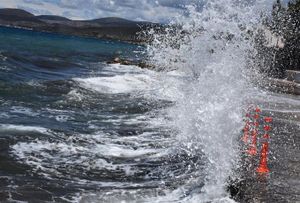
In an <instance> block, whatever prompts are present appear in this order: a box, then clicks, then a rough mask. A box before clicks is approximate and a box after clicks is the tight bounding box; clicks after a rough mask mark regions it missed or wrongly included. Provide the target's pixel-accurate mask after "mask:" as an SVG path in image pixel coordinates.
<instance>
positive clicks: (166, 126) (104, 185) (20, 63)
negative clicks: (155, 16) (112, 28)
mask: <svg viewBox="0 0 300 203" xmlns="http://www.w3.org/2000/svg"><path fill="white" fill-rule="evenodd" d="M192 45H193V44H192ZM185 51H186V50H185ZM144 52H145V47H143V46H139V45H134V44H129V43H125V42H119V41H110V40H99V39H91V38H81V37H72V36H65V35H59V34H53V33H42V32H34V31H30V30H22V29H17V28H7V27H0V202H33V203H35V202H112V203H115V202H116V203H119V202H129V203H130V202H187V203H190V202H232V201H233V200H232V199H230V198H229V197H228V196H229V194H228V193H225V194H224V193H223V191H225V190H226V189H224V188H223V186H224V187H225V186H226V184H227V183H224V182H222V183H220V184H221V187H219V185H217V186H216V187H215V188H214V187H213V186H214V184H212V187H211V190H208V191H203V190H202V189H203V186H204V185H205V182H206V181H207V180H208V178H207V171H206V169H207V163H208V160H209V158H210V157H208V155H206V156H205V155H204V154H205V153H206V152H205V151H204V149H203V148H201V145H199V143H201V142H203V140H206V141H207V142H208V143H213V144H215V142H214V140H211V139H209V138H211V135H209V136H207V137H201V136H202V135H201V136H200V135H198V134H197V132H198V131H197V130H196V128H199V129H201V130H202V129H204V130H203V131H200V132H202V133H204V134H205V128H204V127H203V126H201V125H203V122H202V121H201V120H200V121H199V120H198V119H195V116H194V115H197V116H199V115H200V118H201V115H202V113H203V112H202V111H199V108H198V107H199V104H200V106H201V105H203V106H201V107H206V105H208V106H211V107H212V109H213V110H215V106H214V105H210V104H211V100H208V99H207V98H206V97H205V98H202V94H201V93H202V92H203V89H205V90H207V92H208V94H207V95H210V94H211V92H210V91H211V89H212V90H214V91H216V90H219V87H220V86H221V85H220V86H214V85H215V84H216V83H215V82H214V81H212V82H211V81H210V80H209V77H207V78H203V81H200V80H196V81H197V83H196V86H195V87H193V86H191V85H193V84H194V83H193V82H192V79H193V78H190V77H187V76H186V75H185V74H182V73H181V72H180V71H177V70H175V71H173V69H172V68H173V67H171V69H172V70H171V71H166V72H157V71H153V70H146V69H141V68H139V67H137V66H132V65H131V66H123V65H119V64H111V65H108V64H107V61H111V60H112V59H113V58H114V57H120V58H126V59H129V60H132V61H136V62H137V61H143V60H144V59H145V57H146V56H145V53H144ZM192 53H194V52H192ZM171 54H172V53H171ZM189 57H190V56H189ZM201 57H202V56H201ZM201 57H199V58H200V59H201V60H203V62H205V60H204V59H203V58H201ZM164 60H165V58H164V59H163V61H162V62H163V63H165V61H164ZM196 62H197V60H196ZM209 62H210V61H209ZM213 62H214V61H213ZM212 64H214V63H212ZM167 65H168V64H167ZM198 65H199V64H198V63H197V64H196V65H195V64H193V63H192V67H193V68H196V67H198ZM215 68H218V67H215ZM200 70H201V69H199V70H198V69H197V71H199V75H200V73H201V72H200ZM212 70H213V69H212ZM213 72H214V71H207V73H208V75H209V76H212V75H211V74H212V73H213ZM217 73H218V71H215V74H216V75H217V76H220V77H219V79H222V78H223V75H218V74H217ZM228 77H230V76H228ZM217 78H218V77H217ZM231 79H232V80H233V81H234V78H231ZM194 82H195V81H194ZM201 82H203V84H202V83H201ZM225 82H226V81H225ZM210 85H211V86H213V88H211V89H209V88H210ZM182 86H183V88H182ZM180 87H181V88H182V89H184V90H186V91H187V93H190V95H189V94H187V93H186V95H185V96H182V95H184V94H183V93H182V92H181V90H182V89H180ZM191 90H196V91H197V92H198V91H199V92H200V93H199V94H194V93H193V92H190V91H191ZM201 91H202V92H201ZM219 93H220V92H219ZM225 93H226V92H225ZM225 93H224V95H225V96H226V94H225ZM255 93H257V95H259V96H257V95H255V96H253V97H252V100H256V101H255V102H256V103H259V104H260V105H261V106H262V108H263V110H264V113H266V114H272V116H274V120H275V121H276V129H275V130H274V136H272V140H273V143H272V145H271V146H270V148H271V150H273V151H274V153H273V152H272V153H273V154H272V157H271V158H270V159H271V169H272V170H274V173H272V174H271V179H268V180H269V182H268V181H266V180H267V179H264V180H263V181H261V182H259V181H255V178H254V179H253V174H251V170H250V171H246V170H245V171H242V176H244V177H245V176H246V177H245V179H244V180H242V184H244V185H243V186H242V187H246V189H245V191H244V192H245V194H239V195H244V197H242V201H244V202H253V201H254V200H257V199H258V200H262V201H265V200H271V201H272V202H288V201H290V202H291V201H295V200H297V198H298V197H299V193H298V191H299V190H298V189H297V184H298V185H299V182H297V178H295V177H296V176H297V174H299V173H298V171H299V170H297V166H298V165H299V164H298V163H299V162H297V160H299V159H298V158H297V156H293V154H297V152H299V151H298V150H299V147H298V146H297V145H296V144H295V143H299V141H297V139H298V138H295V135H297V134H299V111H297V109H299V108H300V105H299V98H298V97H296V96H286V95H285V96H282V95H281V94H271V93H265V92H262V93H258V92H255ZM260 94H261V95H260ZM187 96H190V97H187ZM185 97H187V98H189V99H190V100H189V102H188V103H187V104H186V103H180V102H178V100H180V99H178V98H181V100H182V99H183V98H185ZM201 99H203V100H201ZM223 100H224V99H223V97H222V99H218V100H217V101H219V102H222V101H223ZM176 102H177V103H179V105H180V104H181V105H183V106H182V108H181V109H177V110H178V111H175V113H174V111H170V108H172V107H173V106H174V105H175V104H176ZM197 102H199V103H197ZM229 102H231V101H229ZM197 105H198V106H197ZM192 107H193V108H192ZM190 109H192V110H191V111H189V110H190ZM194 109H195V110H194ZM216 109H218V108H216ZM295 109H296V111H295ZM184 111H186V112H184ZM187 112H188V113H187ZM186 114H187V115H188V116H186V117H184V116H183V115H186ZM217 114H218V113H216V114H214V113H213V114H212V115H215V116H217ZM210 116H211V114H209V115H208V117H210ZM297 116H298V117H297ZM174 117H175V118H176V119H178V120H179V121H180V123H179V122H178V123H176V122H174V120H176V119H174ZM225 118H227V117H226V116H225ZM172 119H173V120H172ZM207 120H209V119H207ZM210 122H212V121H208V123H206V125H208V124H209V123H210ZM174 123H175V125H176V126H174ZM193 123H196V124H195V126H192V125H191V124H193ZM200 124H201V125H200ZM218 124H219V125H218ZM215 125H218V126H220V127H224V125H223V123H221V122H219V123H215ZM186 126H187V127H186ZM204 126H205V125H204ZM208 126H209V125H208ZM178 127H180V128H183V131H184V130H185V128H186V129H188V132H191V133H190V134H192V135H193V134H194V133H195V134H196V136H191V135H190V134H189V133H187V134H183V135H181V137H180V136H178V134H179V133H178V132H177V130H176V129H177V128H178ZM225 127H226V126H225ZM174 129H175V130H174ZM179 130H182V129H179ZM189 130H191V131H189ZM208 130H209V129H208ZM282 135H284V137H289V139H286V140H282V139H281V137H282ZM197 136H198V137H197ZM178 137H179V138H180V139H178ZM215 138H216V139H218V137H215ZM225 138H226V137H225ZM298 140H299V139H298ZM213 147H214V145H210V144H207V148H206V149H208V150H210V149H213ZM222 147H223V148H224V149H226V150H228V146H222V145H221V146H219V148H217V147H216V149H218V150H222V149H223V148H222ZM286 148H288V149H289V151H287V152H285V154H288V155H289V157H291V158H290V159H285V157H284V156H281V155H280V154H281V153H282V151H285V150H286ZM277 149H278V150H277ZM213 150H214V149H213ZM226 150H225V151H226ZM229 151H230V149H229ZM208 154H209V153H208ZM225 156H227V155H226V154H225ZM226 160H227V159H226ZM294 160H296V161H294ZM248 161H249V160H248ZM250 162H251V161H250ZM253 163H254V162H251V164H253ZM281 163H285V164H286V166H289V167H287V168H286V170H282V171H281V169H282V166H281ZM213 164H215V166H217V168H218V167H219V168H221V169H222V165H218V164H219V163H213ZM251 167H252V168H253V167H254V166H253V165H252V166H250V168H251ZM294 168H295V169H294ZM247 169H248V168H247ZM243 173H245V174H246V175H245V174H243ZM249 174H250V175H249ZM291 174H292V175H291ZM228 178H229V177H228ZM292 178H294V179H295V181H291V180H290V179H292ZM245 180H246V181H245ZM284 180H287V181H284ZM243 181H244V182H246V183H244V182H243ZM285 185H289V186H290V187H291V188H292V189H290V191H286V188H287V187H286V186H285ZM257 189H258V190H259V191H262V190H263V191H265V192H264V193H259V192H256V190H257ZM220 191H221V192H220ZM282 191H285V193H284V194H283V193H282ZM203 193H206V194H205V195H206V196H199V194H203ZM203 197H209V198H211V199H213V201H212V200H209V201H205V200H203V199H202V198H203ZM286 199H288V201H285V200H286Z"/></svg>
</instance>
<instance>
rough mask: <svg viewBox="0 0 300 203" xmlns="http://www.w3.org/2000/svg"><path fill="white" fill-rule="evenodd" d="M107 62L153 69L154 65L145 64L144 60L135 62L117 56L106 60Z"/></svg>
mask: <svg viewBox="0 0 300 203" xmlns="http://www.w3.org/2000/svg"><path fill="white" fill-rule="evenodd" d="M107 64H121V65H127V66H130V65H133V66H138V67H140V68H147V69H154V66H153V65H151V64H147V63H146V62H141V61H140V62H136V61H130V60H126V59H121V58H119V57H116V58H114V59H113V60H111V61H108V62H107Z"/></svg>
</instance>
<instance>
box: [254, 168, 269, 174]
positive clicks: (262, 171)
mask: <svg viewBox="0 0 300 203" xmlns="http://www.w3.org/2000/svg"><path fill="white" fill-rule="evenodd" d="M256 172H257V173H269V172H270V170H269V169H268V167H258V168H257V169H256Z"/></svg>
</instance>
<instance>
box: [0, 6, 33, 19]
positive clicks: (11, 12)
mask: <svg viewBox="0 0 300 203" xmlns="http://www.w3.org/2000/svg"><path fill="white" fill-rule="evenodd" d="M0 15H6V16H13V17H22V18H32V17H34V15H33V14H31V13H29V12H27V11H24V10H21V9H14V8H3V9H0Z"/></svg>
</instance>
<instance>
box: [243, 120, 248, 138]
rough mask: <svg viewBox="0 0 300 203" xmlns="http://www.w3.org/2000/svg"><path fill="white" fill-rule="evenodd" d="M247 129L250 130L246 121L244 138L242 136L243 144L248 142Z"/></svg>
mask: <svg viewBox="0 0 300 203" xmlns="http://www.w3.org/2000/svg"><path fill="white" fill-rule="evenodd" d="M249 129H250V126H249V122H248V121H247V122H246V125H245V127H244V136H243V142H244V143H247V142H248V139H249Z"/></svg>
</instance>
